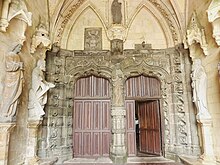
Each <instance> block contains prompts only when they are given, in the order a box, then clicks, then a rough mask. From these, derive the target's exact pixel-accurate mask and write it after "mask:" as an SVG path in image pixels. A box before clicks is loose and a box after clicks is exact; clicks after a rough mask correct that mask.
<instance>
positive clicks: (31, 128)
mask: <svg viewBox="0 0 220 165" xmlns="http://www.w3.org/2000/svg"><path fill="white" fill-rule="evenodd" d="M41 123H42V121H41V120H31V121H28V138H27V149H26V158H25V165H29V164H32V165H35V164H38V161H39V158H38V157H37V132H38V127H39V125H40V124H41Z"/></svg>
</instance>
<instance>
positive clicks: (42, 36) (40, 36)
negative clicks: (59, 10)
mask: <svg viewBox="0 0 220 165" xmlns="http://www.w3.org/2000/svg"><path fill="white" fill-rule="evenodd" d="M40 44H42V45H43V46H44V47H45V48H48V49H49V48H50V44H51V41H50V39H49V32H48V30H47V28H46V26H45V25H44V24H43V23H40V24H39V25H38V27H37V28H36V31H35V34H34V35H33V37H32V42H31V53H34V52H35V51H36V48H37V47H38V46H39V45H40Z"/></svg>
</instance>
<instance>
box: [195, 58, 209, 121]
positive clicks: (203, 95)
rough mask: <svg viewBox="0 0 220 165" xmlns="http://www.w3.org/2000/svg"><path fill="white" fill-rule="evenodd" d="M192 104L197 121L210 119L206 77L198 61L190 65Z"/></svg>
mask: <svg viewBox="0 0 220 165" xmlns="http://www.w3.org/2000/svg"><path fill="white" fill-rule="evenodd" d="M191 77H192V89H193V102H194V103H195V105H196V108H197V112H198V113H197V115H196V116H197V119H210V118H211V116H210V114H209V112H208V107H207V76H206V73H205V70H204V68H203V66H202V63H201V60H200V59H195V60H194V62H193V65H192V74H191Z"/></svg>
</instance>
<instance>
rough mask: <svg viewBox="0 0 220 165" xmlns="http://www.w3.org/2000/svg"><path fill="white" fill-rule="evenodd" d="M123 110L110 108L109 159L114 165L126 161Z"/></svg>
mask: <svg viewBox="0 0 220 165" xmlns="http://www.w3.org/2000/svg"><path fill="white" fill-rule="evenodd" d="M125 113H126V112H125V109H124V108H123V107H113V108H112V112H111V115H112V144H111V148H110V158H111V160H112V161H113V162H114V163H116V164H123V163H125V162H126V161H127V152H126V147H125V115H126V114H125Z"/></svg>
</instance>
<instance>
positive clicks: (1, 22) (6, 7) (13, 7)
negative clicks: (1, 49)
mask: <svg viewBox="0 0 220 165" xmlns="http://www.w3.org/2000/svg"><path fill="white" fill-rule="evenodd" d="M31 17H32V13H31V12H28V11H27V7H26V5H25V2H24V1H23V0H4V2H3V8H2V13H1V19H0V31H2V32H6V29H7V27H8V25H9V22H10V21H11V20H12V19H13V18H17V19H20V20H22V21H24V22H26V23H27V25H28V26H31V24H32V20H31Z"/></svg>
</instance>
